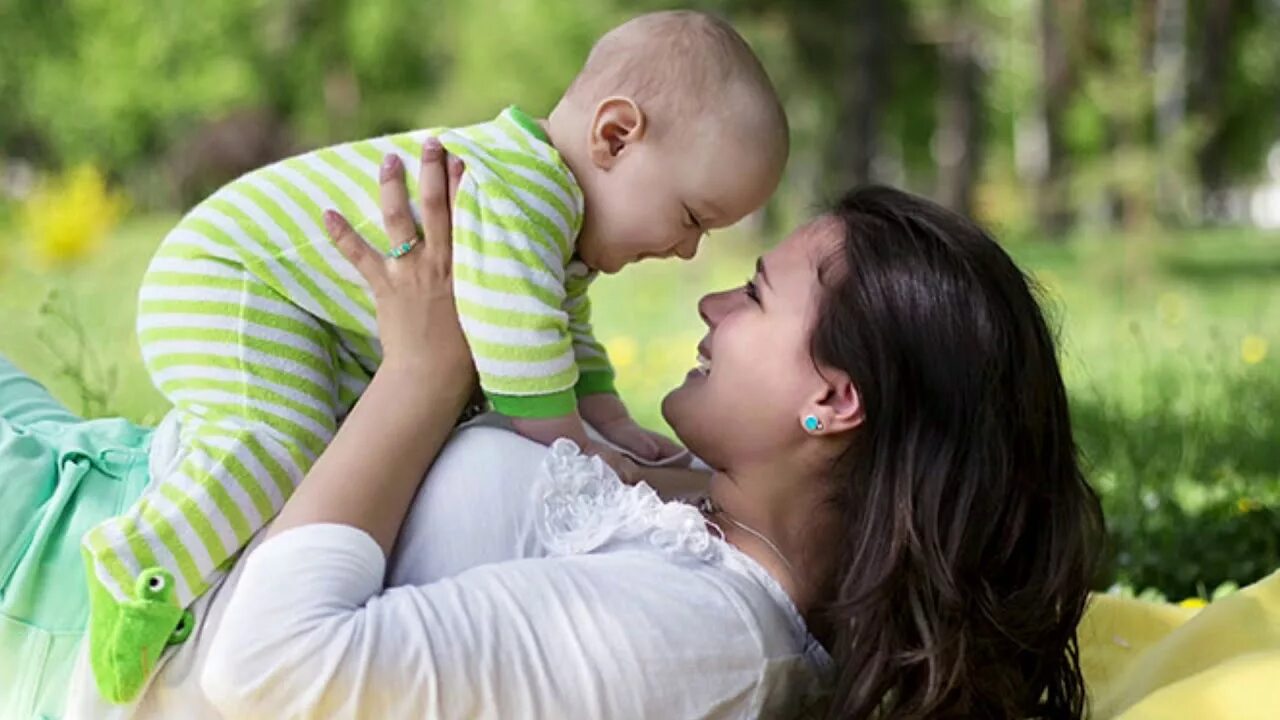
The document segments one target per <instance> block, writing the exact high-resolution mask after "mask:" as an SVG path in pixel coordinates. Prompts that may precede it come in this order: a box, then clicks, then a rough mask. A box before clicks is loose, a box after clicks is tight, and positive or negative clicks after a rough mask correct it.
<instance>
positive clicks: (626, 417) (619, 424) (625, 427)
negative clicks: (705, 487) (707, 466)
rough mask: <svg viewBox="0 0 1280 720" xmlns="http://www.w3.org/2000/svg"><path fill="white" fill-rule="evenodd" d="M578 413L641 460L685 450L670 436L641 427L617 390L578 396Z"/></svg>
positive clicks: (611, 440) (610, 440)
mask: <svg viewBox="0 0 1280 720" xmlns="http://www.w3.org/2000/svg"><path fill="white" fill-rule="evenodd" d="M578 413H579V415H580V416H581V417H582V419H583V420H585V421H587V423H589V424H590V425H591V427H593V428H595V429H596V431H597V432H599V433H600V434H601V435H603V436H605V437H606V438H608V439H609V442H612V443H613V444H615V445H617V446H619V447H622V448H625V449H626V450H628V451H630V452H631V453H632V454H634V455H635V456H636V457H638V458H640V459H641V460H649V461H658V460H664V459H666V458H669V457H672V456H673V455H677V454H679V453H680V452H682V451H683V450H684V449H683V448H681V447H680V446H679V445H677V444H675V443H674V442H672V441H671V440H670V439H669V438H666V437H664V436H662V435H659V434H658V433H655V432H652V431H650V430H645V429H644V428H642V427H640V425H639V423H637V422H636V421H635V420H634V419H632V417H631V413H630V412H628V411H627V406H626V405H624V404H623V402H622V398H620V397H618V396H617V395H616V394H615V393H608V392H601V393H593V394H591V395H585V396H583V397H580V398H578Z"/></svg>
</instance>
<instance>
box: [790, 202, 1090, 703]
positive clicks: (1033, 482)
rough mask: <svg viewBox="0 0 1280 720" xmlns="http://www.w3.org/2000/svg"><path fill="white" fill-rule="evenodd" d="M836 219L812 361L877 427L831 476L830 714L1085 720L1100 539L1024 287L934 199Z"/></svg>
mask: <svg viewBox="0 0 1280 720" xmlns="http://www.w3.org/2000/svg"><path fill="white" fill-rule="evenodd" d="M831 214H832V216H834V217H835V218H836V219H837V220H838V221H839V223H840V224H841V226H842V228H843V233H844V242H843V245H842V248H841V249H840V251H838V252H837V253H835V254H834V255H833V256H832V257H831V258H829V259H828V261H827V262H825V263H824V264H823V267H822V268H821V271H820V272H819V278H820V280H821V283H822V286H823V290H822V300H821V303H822V309H821V312H820V314H819V320H818V322H817V324H816V327H815V331H814V334H813V338H812V354H813V357H814V359H815V361H817V362H818V363H821V364H823V365H826V366H829V367H834V368H839V369H841V370H843V371H844V372H847V373H848V374H849V375H850V377H851V378H852V379H853V382H854V384H855V385H856V387H857V388H858V390H859V392H860V394H861V399H862V404H863V407H864V410H865V413H866V421H865V422H864V423H863V425H862V426H860V427H859V429H858V430H856V431H854V433H853V437H852V441H851V444H850V446H849V448H848V450H847V451H846V452H845V453H844V454H843V455H842V456H841V457H840V458H839V460H838V461H837V464H836V468H835V472H834V475H833V477H834V484H833V491H834V492H833V502H835V503H836V504H837V507H838V508H839V510H840V512H841V517H842V520H843V528H844V529H843V530H842V533H843V534H842V537H841V539H840V542H841V544H842V546H841V548H840V552H839V557H840V560H839V566H838V572H837V576H836V577H835V578H834V580H833V583H832V586H831V588H830V592H829V596H828V601H829V602H828V603H827V605H826V610H825V613H824V614H823V618H824V621H823V624H825V625H827V626H828V627H829V628H830V632H829V633H828V638H827V641H828V643H829V645H830V647H831V650H832V654H833V656H834V658H835V660H836V665H837V670H836V675H835V678H834V684H833V686H832V688H831V694H830V696H829V705H828V714H829V716H830V717H839V718H881V717H885V718H889V717H892V718H904V717H905V718H924V717H928V718H934V717H1002V718H1003V717H1010V718H1013V717H1018V718H1027V717H1044V718H1074V717H1080V716H1081V715H1082V713H1083V711H1084V703H1085V691H1084V685H1083V680H1082V678H1081V674H1080V668H1079V659H1078V647H1077V639H1076V625H1077V623H1078V622H1079V621H1080V617H1081V615H1082V614H1083V612H1084V608H1085V604H1086V602H1087V598H1088V591H1089V588H1090V583H1091V581H1092V580H1093V579H1094V577H1095V574H1096V572H1097V569H1098V567H1099V562H1100V557H1101V553H1102V549H1103V542H1104V534H1105V530H1104V526H1103V520H1102V511H1101V508H1100V505H1099V503H1098V498H1097V496H1096V495H1095V493H1094V492H1093V490H1092V489H1091V488H1090V486H1089V484H1088V483H1087V482H1086V481H1085V479H1084V476H1083V474H1082V473H1081V470H1080V465H1079V461H1078V457H1077V450H1076V445H1075V441H1074V439H1073V437H1072V432H1071V423H1070V418H1069V414H1068V407H1067V395H1066V391H1065V389H1064V387H1063V383H1062V377H1061V374H1060V372H1059V367H1058V360H1057V355H1056V352H1055V348H1054V340H1053V336H1052V334H1051V333H1050V331H1049V328H1048V326H1047V324H1046V322H1045V319H1044V316H1043V314H1042V313H1041V310H1040V308H1039V306H1038V305H1037V303H1036V300H1035V298H1034V297H1033V295H1032V292H1031V289H1030V287H1029V282H1028V280H1027V278H1026V277H1024V275H1023V274H1022V272H1021V271H1019V269H1018V268H1017V266H1016V265H1014V263H1013V261H1012V260H1011V259H1010V258H1009V256H1008V255H1006V254H1005V252H1004V251H1003V249H1001V247H1000V246H999V245H998V244H997V243H996V242H995V241H994V240H993V239H992V238H991V237H990V236H989V235H988V234H987V233H986V232H984V231H983V230H982V229H981V228H980V227H978V226H977V225H976V224H974V223H973V222H970V221H969V220H967V219H965V218H964V217H961V216H960V215H958V214H956V213H953V212H950V211H948V210H946V209H944V208H942V207H940V206H938V205H935V204H934V203H931V202H929V201H927V200H924V199H922V198H918V197H915V196H912V195H910V194H907V193H904V192H901V191H897V190H893V189H889V188H874V187H873V188H867V189H862V190H858V191H855V192H852V193H850V194H848V195H846V196H845V197H844V198H843V199H841V200H840V201H839V202H838V203H836V205H835V207H834V208H833V210H832V212H831Z"/></svg>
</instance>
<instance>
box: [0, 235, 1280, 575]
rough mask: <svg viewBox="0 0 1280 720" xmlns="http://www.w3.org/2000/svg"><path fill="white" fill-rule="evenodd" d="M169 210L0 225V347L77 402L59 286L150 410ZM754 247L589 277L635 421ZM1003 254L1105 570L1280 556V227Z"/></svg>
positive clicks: (745, 267)
mask: <svg viewBox="0 0 1280 720" xmlns="http://www.w3.org/2000/svg"><path fill="white" fill-rule="evenodd" d="M172 221H173V218H163V217H155V218H144V219H141V220H135V221H132V222H130V223H128V224H126V225H125V226H123V227H122V228H121V229H120V230H119V231H118V232H117V233H115V235H114V236H113V237H112V238H110V240H109V242H107V243H106V244H105V246H104V249H103V250H102V251H100V252H99V253H98V254H96V255H95V256H93V257H91V258H89V259H88V260H87V261H86V262H85V263H84V264H83V266H81V267H78V268H76V269H75V270H73V271H63V272H40V271H38V270H35V269H33V268H31V267H30V266H29V264H28V263H26V262H25V261H24V260H23V257H24V255H23V253H22V252H21V249H20V247H19V246H18V244H17V243H16V242H14V238H13V233H12V231H10V232H7V233H6V232H4V231H0V314H2V315H3V317H4V318H5V322H4V324H3V325H2V326H0V353H4V354H5V355H7V356H8V357H9V358H10V359H12V360H13V361H14V362H16V363H18V364H19V365H20V366H22V367H24V368H26V369H27V370H28V371H30V372H31V373H32V374H33V375H35V376H36V377H37V378H39V379H41V380H43V381H45V382H46V383H47V384H48V385H49V386H50V387H51V389H52V390H53V392H54V393H55V394H56V395H58V396H59V397H60V398H62V399H64V401H66V402H67V403H68V404H69V405H70V406H71V407H72V408H73V409H76V410H84V407H83V402H82V398H81V397H80V393H79V391H78V389H77V386H76V384H75V382H74V381H73V380H72V379H71V378H69V377H66V376H64V375H61V374H59V364H60V363H59V358H58V356H57V355H55V354H54V353H51V352H50V351H49V350H48V349H47V348H46V347H45V346H44V345H43V344H42V343H41V342H40V341H39V340H38V339H37V335H38V331H40V329H41V328H42V327H43V328H44V329H45V331H46V333H50V332H51V331H52V334H55V335H59V334H60V335H59V336H60V337H65V336H68V335H69V333H67V332H66V331H65V330H62V329H59V328H57V327H56V326H51V321H50V320H49V318H47V317H42V316H41V315H40V313H39V308H40V306H41V303H42V302H43V300H44V299H45V297H46V295H47V294H48V292H49V291H50V290H51V289H53V288H58V289H59V290H60V291H61V292H62V293H64V294H65V296H66V297H67V298H69V299H70V304H71V306H72V307H74V310H75V313H76V315H77V317H78V318H79V320H80V322H81V323H82V324H83V326H84V332H85V335H86V337H87V339H88V342H87V345H88V346H89V347H90V348H91V349H93V350H95V351H96V352H98V353H100V355H101V357H102V358H103V359H104V360H105V361H106V362H107V363H109V364H111V365H114V366H115V367H116V368H117V370H118V381H117V382H116V384H115V387H114V389H113V391H112V393H111V395H110V397H109V398H108V399H107V400H106V405H105V407H106V408H108V409H109V410H110V411H111V412H113V413H118V414H121V415H124V416H126V417H129V418H131V419H134V420H137V421H141V422H148V421H154V420H155V419H157V418H158V417H159V416H160V414H161V413H162V412H163V410H164V403H163V399H162V398H161V397H160V396H159V395H158V394H157V393H156V392H155V391H154V390H153V389H152V388H151V385H150V383H149V381H148V380H147V377H146V374H145V372H144V371H143V370H142V366H141V361H140V358H139V355H138V351H137V347H136V344H135V342H134V337H133V319H134V303H135V297H136V293H137V287H138V283H139V280H140V279H141V275H142V272H143V269H144V268H145V265H146V262H147V260H148V258H149V256H150V254H151V252H152V249H153V248H154V246H155V245H156V244H157V243H158V242H159V240H160V238H161V237H162V236H163V235H164V233H165V231H166V230H167V228H168V227H169V225H170V224H171V223H172ZM6 238H7V239H6ZM762 248H763V245H762V244H761V243H760V242H759V241H758V240H755V239H754V238H752V237H750V236H747V235H745V234H736V235H735V234H732V233H730V234H721V235H717V236H716V237H714V238H713V239H712V240H711V241H710V242H708V243H707V245H706V246H705V248H704V252H703V253H702V254H701V255H700V257H699V258H698V260H697V261H695V262H692V263H677V262H665V263H650V264H646V265H642V266H639V267H636V268H633V269H629V270H628V271H627V272H626V273H624V274H622V275H619V276H614V277H605V278H602V279H601V280H600V281H599V283H598V285H597V286H596V287H595V288H594V289H593V302H594V304H595V312H596V326H597V330H598V334H599V336H600V337H601V338H602V339H603V340H604V341H605V342H606V344H608V345H609V346H610V348H611V350H612V351H613V353H614V356H615V359H616V361H617V364H618V365H619V371H620V387H621V389H622V392H623V395H624V396H625V398H626V399H627V401H628V404H629V405H630V406H631V408H632V409H633V411H634V412H635V414H636V415H637V416H638V417H639V418H640V419H641V420H642V421H643V422H645V423H647V424H649V425H651V426H654V427H662V421H661V417H660V415H659V411H658V403H659V401H660V399H661V397H662V395H663V393H664V392H665V391H666V390H667V389H668V388H670V387H673V386H674V385H676V384H677V383H678V382H679V381H680V379H681V378H682V377H683V376H684V374H685V372H686V371H687V370H688V369H689V368H690V367H691V366H692V365H693V363H694V356H695V347H696V345H697V342H698V340H699V338H700V337H701V336H702V334H703V332H704V328H703V326H702V323H701V322H700V320H699V319H698V316H697V312H696V303H697V299H698V298H699V297H700V296H701V295H702V294H703V293H705V292H707V291H708V290H712V289H717V288H724V287H730V286H733V285H736V284H737V283H740V282H741V281H742V279H743V278H745V277H747V276H748V275H749V274H750V273H751V271H752V263H753V261H754V257H755V255H756V254H758V253H759V252H760V251H761V250H762ZM1010 250H1011V252H1012V254H1013V255H1014V256H1015V257H1016V258H1017V259H1018V260H1019V262H1020V263H1021V264H1022V265H1023V267H1024V268H1025V269H1026V270H1027V271H1028V272H1029V273H1030V274H1031V275H1033V276H1034V277H1035V278H1036V279H1037V280H1038V281H1039V282H1040V283H1041V284H1042V285H1043V287H1044V289H1045V301H1046V306H1047V308H1048V310H1049V313H1050V315H1051V317H1052V318H1053V320H1054V322H1055V323H1056V324H1057V325H1058V326H1059V328H1060V336H1061V342H1062V352H1063V365H1064V373H1065V376H1066V378H1067V383H1068V387H1069V390H1070V392H1071V397H1072V403H1073V413H1074V416H1075V428H1076V432H1077V436H1078V439H1079V442H1080V444H1081V447H1082V450H1083V451H1084V454H1085V456H1086V460H1087V463H1088V472H1089V476H1090V478H1091V480H1092V481H1093V482H1094V483H1095V485H1096V486H1097V487H1098V488H1099V490H1100V491H1101V492H1102V494H1103V496H1104V501H1105V503H1106V507H1107V512H1108V521H1109V524H1110V525H1111V528H1112V531H1113V537H1114V539H1115V544H1116V548H1115V553H1114V575H1113V577H1114V578H1115V579H1117V580H1120V581H1123V582H1126V583H1130V584H1133V585H1135V586H1139V587H1156V588H1159V589H1161V590H1163V591H1164V592H1166V593H1168V594H1169V595H1171V596H1174V597H1181V596H1186V595H1191V594H1197V593H1201V592H1204V591H1205V590H1207V589H1212V588H1213V587H1214V586H1216V585H1217V584H1218V583H1220V582H1223V581H1226V580H1235V581H1239V582H1247V581H1249V580H1252V579H1255V578H1257V577H1259V576H1261V575H1262V574H1265V573H1266V572H1268V571H1270V570H1272V569H1273V568H1275V567H1276V566H1278V565H1280V548H1278V547H1277V545H1278V544H1280V372H1278V371H1280V362H1278V360H1280V237H1276V236H1274V235H1272V236H1266V235H1262V234H1259V233H1251V232H1246V231H1213V232H1197V233H1189V234H1180V235H1177V236H1172V237H1165V236H1142V237H1129V238H1121V237H1118V236H1110V237H1098V238H1078V239H1076V240H1074V241H1073V242H1070V243H1065V244H1061V245H1047V244H1030V243H1026V244H1023V243H1014V244H1012V245H1011V246H1010ZM1249 336H1254V337H1257V338H1261V339H1263V340H1264V341H1265V342H1266V344H1267V348H1268V349H1267V353H1266V356H1265V357H1264V358H1263V359H1262V360H1261V361H1260V362H1257V363H1254V364H1249V363H1246V362H1245V358H1244V355H1243V353H1242V343H1243V342H1244V340H1245V338H1246V337H1249ZM61 354H62V355H64V356H66V355H71V354H72V353H70V352H68V351H66V350H65V349H64V350H63V351H62V353H61ZM72 364H73V365H74V362H73V363H72Z"/></svg>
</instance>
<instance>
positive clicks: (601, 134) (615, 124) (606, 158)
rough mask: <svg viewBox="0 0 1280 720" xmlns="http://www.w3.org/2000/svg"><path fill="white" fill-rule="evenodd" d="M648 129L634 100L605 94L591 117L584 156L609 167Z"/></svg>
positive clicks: (604, 166)
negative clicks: (585, 154)
mask: <svg viewBox="0 0 1280 720" xmlns="http://www.w3.org/2000/svg"><path fill="white" fill-rule="evenodd" d="M647 129H648V128H647V126H646V123H645V116H644V112H643V111H642V110H641V109H640V106H639V105H637V104H636V102H635V101H634V100H632V99H631V98H629V97H623V96H621V95H615V96H613V97H607V98H605V99H604V100H601V101H600V104H599V105H597V106H596V111H595V114H594V115H592V116H591V127H590V130H589V133H590V134H589V136H588V138H587V155H588V156H589V157H590V158H591V162H592V163H593V164H594V165H595V166H596V167H598V168H600V169H601V170H609V169H611V168H613V166H614V165H616V164H617V162H618V160H619V159H620V158H621V157H622V155H623V153H625V152H626V149H627V146H629V145H631V144H632V143H636V142H639V141H640V139H641V138H643V137H644V134H645V131H646V130H647Z"/></svg>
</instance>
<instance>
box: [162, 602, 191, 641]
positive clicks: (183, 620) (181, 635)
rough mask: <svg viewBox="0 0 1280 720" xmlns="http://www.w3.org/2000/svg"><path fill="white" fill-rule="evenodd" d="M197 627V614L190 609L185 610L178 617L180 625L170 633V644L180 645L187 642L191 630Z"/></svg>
mask: <svg viewBox="0 0 1280 720" xmlns="http://www.w3.org/2000/svg"><path fill="white" fill-rule="evenodd" d="M195 627H196V616H195V615H193V614H192V612H191V611H190V610H183V611H182V616H181V617H180V618H178V625H177V627H175V628H174V629H173V633H172V634H170V635H169V642H168V643H167V644H169V645H178V644H180V643H182V642H185V641H186V639H187V638H188V637H191V631H192V630H194V629H195Z"/></svg>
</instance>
